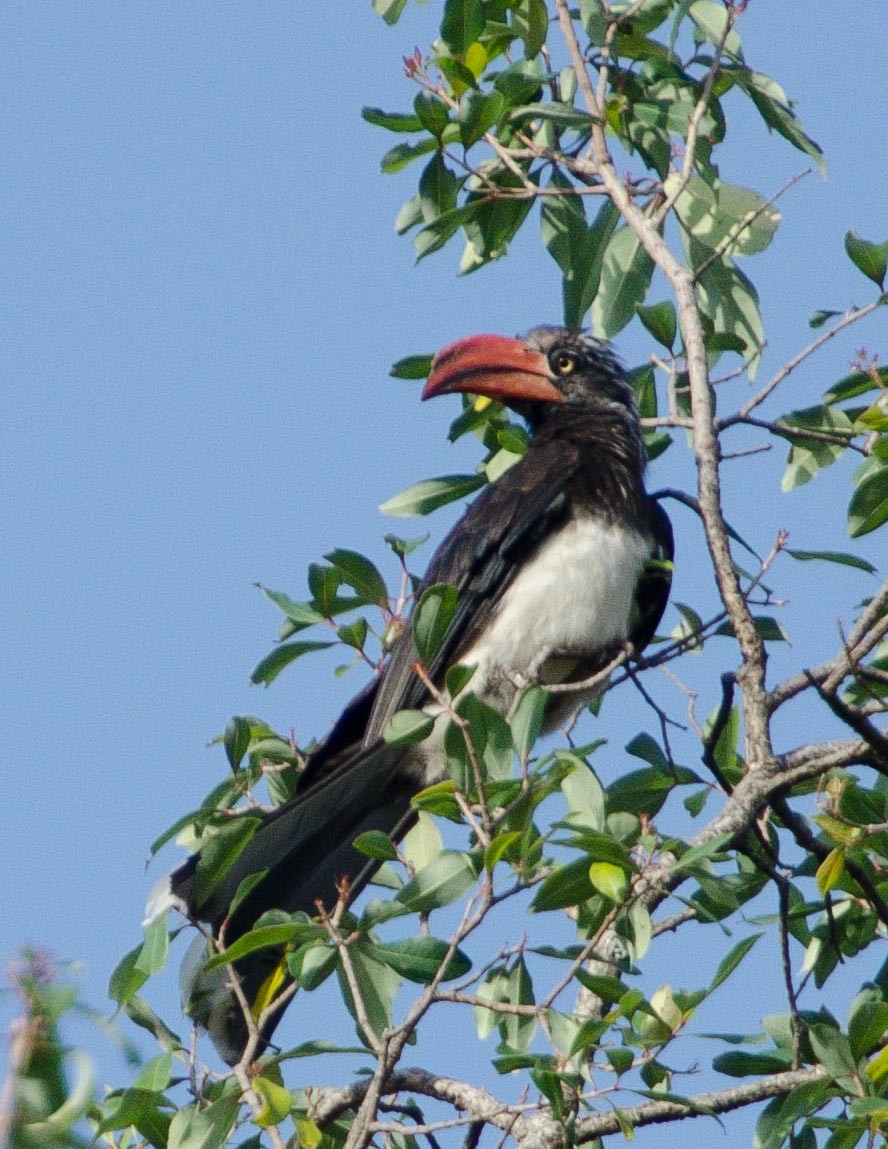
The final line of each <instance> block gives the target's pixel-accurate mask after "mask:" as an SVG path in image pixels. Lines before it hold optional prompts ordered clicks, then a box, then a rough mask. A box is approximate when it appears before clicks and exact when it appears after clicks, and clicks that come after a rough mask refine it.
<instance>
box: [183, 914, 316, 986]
mask: <svg viewBox="0 0 888 1149" xmlns="http://www.w3.org/2000/svg"><path fill="white" fill-rule="evenodd" d="M263 916H264V915H263ZM323 936H324V935H323V931H322V929H320V928H319V927H318V926H317V925H315V924H314V923H313V922H310V921H309V920H308V918H307V917H305V918H304V920H302V921H296V922H281V923H280V924H279V925H267V926H263V925H258V926H256V927H255V928H254V929H252V930H249V931H248V932H247V933H245V934H242V935H241V936H240V937H239V938H238V939H237V941H235V942H232V943H231V945H230V946H229V947H228V949H226V950H225V951H223V952H222V953H220V954H214V955H213V956H212V957H211V958H210V959H209V960H208V961H207V964H206V966H205V967H204V968H205V970H206V972H207V973H210V972H211V971H212V970H214V969H218V968H219V967H220V966H223V965H227V964H228V963H229V962H236V961H240V959H241V958H243V957H246V956H247V954H251V953H255V951H256V950H261V949H268V947H269V946H287V945H292V944H294V943H297V942H298V943H302V944H305V943H307V942H310V941H315V940H317V939H318V938H321V937H323Z"/></svg>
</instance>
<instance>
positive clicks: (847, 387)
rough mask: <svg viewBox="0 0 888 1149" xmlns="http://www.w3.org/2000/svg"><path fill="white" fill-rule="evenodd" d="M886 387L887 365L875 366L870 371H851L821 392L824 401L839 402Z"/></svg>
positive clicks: (887, 381) (887, 384)
mask: <svg viewBox="0 0 888 1149" xmlns="http://www.w3.org/2000/svg"><path fill="white" fill-rule="evenodd" d="M882 388H888V367H878V366H877V367H876V368H875V369H874V370H872V371H853V372H852V373H851V374H850V375H846V376H845V377H844V378H843V379H840V380H839V381H838V383H834V384H833V385H832V387H830V389H829V390H828V391H825V392H824V394H823V401H824V403H827V404H829V403H841V402H843V401H844V400H845V399H856V398H857V396H858V395H865V394H866V393H867V392H868V391H877V390H880V389H882Z"/></svg>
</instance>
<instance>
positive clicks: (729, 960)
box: [707, 934, 762, 993]
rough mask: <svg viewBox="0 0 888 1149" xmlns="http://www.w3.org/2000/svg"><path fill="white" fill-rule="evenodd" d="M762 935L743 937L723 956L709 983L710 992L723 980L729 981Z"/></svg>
mask: <svg viewBox="0 0 888 1149" xmlns="http://www.w3.org/2000/svg"><path fill="white" fill-rule="evenodd" d="M761 936H762V935H761V934H752V935H750V937H748V938H743V939H742V941H739V942H737V944H736V945H735V946H734V947H733V948H732V949H731V950H730V951H729V953H727V954H726V955H725V956H724V957H723V958H722V960H721V961H720V962H719V963H718V969H717V970H716V971H715V976H714V977H713V979H712V981H711V982H710V983H709V989H708V990H707V992H708V993H712V991H713V990H714V989H717V988H718V986H720V985H721V984H722V982H723V981H727V979H728V978H729V977H730V976H731V974H732V973H733V972H734V970H735V969H736V968H737V966H738V965H739V964H740V962H742V961H743V959H744V958H745V957H746V955H747V954H748V953H749V951H750V950H751V949H752V947H753V946H754V945H755V943H756V942H757V941H758V940H759V938H760V937H761Z"/></svg>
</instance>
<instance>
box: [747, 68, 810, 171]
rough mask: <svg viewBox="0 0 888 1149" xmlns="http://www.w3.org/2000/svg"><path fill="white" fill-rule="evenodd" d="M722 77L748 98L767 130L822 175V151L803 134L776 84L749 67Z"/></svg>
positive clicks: (798, 121) (784, 94)
mask: <svg viewBox="0 0 888 1149" xmlns="http://www.w3.org/2000/svg"><path fill="white" fill-rule="evenodd" d="M725 74H726V75H727V76H729V77H730V78H731V79H732V80H733V81H734V82H735V83H736V84H737V85H738V87H739V88H741V90H742V91H744V92H745V93H746V95H747V96H749V98H750V99H751V100H752V102H753V104H755V107H756V109H757V110H758V113H759V115H760V116H761V117H762V119H763V120H764V121H765V123H766V124H767V125H768V129H769V130H772V131H775V132H777V133H778V135H781V136H783V138H784V139H785V140H789V142H790V143H791V144H792V146H793V147H794V148H797V149H798V150H799V151H800V152H804V153H805V155H808V156H810V157H811V159H812V160H814V162H815V164H816V165H817V168H818V170H819V171H820V174H821V175H822V176H825V175H826V163H825V162H824V159H823V151H822V150H821V148H820V146H819V145H818V144H816V143H815V142H814V140H812V139H811V138H810V137H809V136H806V135H805V132H804V130H803V129H802V124H801V121H800V120H799V118H798V116H797V115H796V114H795V112H794V111H793V110H792V108H791V107H790V106H789V100H788V99H787V96H786V93H785V92H784V91H783V89H782V88H781V87H780V85H779V84H778V83H777V81H776V80H772V79H771V77H770V76H766V75H765V74H764V73H763V72H753V71H750V70H749V69H748V68H740V67H737V68H730V69H726V70H725Z"/></svg>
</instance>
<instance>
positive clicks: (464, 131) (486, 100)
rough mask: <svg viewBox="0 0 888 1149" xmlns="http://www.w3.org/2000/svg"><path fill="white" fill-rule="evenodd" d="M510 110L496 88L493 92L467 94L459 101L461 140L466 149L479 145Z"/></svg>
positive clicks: (471, 92) (458, 117) (469, 92)
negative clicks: (485, 135)
mask: <svg viewBox="0 0 888 1149" xmlns="http://www.w3.org/2000/svg"><path fill="white" fill-rule="evenodd" d="M507 110H508V105H507V104H506V98H505V96H504V95H503V94H502V92H498V91H497V90H496V89H495V88H494V89H493V91H491V92H476V91H468V92H466V93H465V94H464V95H463V96H462V98H461V99H460V101H459V115H458V116H457V120H458V122H459V138H460V141H461V142H462V146H463V147H464V148H470V147H471V146H472V144H474V143H477V142H478V140H480V139H481V137H482V136H483V135H484V133H485V132H487V131H489V130H490V129H491V128H493V127H495V126H496V125H497V124H498V123H499V122H500V120H501V119H502V118H503V116H504V115H505V114H506V112H507Z"/></svg>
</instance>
